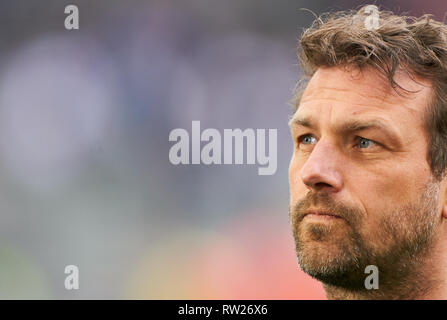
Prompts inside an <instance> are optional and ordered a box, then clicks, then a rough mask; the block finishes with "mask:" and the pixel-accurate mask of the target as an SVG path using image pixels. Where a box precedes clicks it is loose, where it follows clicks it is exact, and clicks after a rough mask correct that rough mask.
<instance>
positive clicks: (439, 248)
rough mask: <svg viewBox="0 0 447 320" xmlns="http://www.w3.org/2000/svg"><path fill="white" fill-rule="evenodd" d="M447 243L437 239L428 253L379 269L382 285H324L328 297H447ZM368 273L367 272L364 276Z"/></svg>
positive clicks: (344, 298)
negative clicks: (357, 288) (363, 286)
mask: <svg viewBox="0 0 447 320" xmlns="http://www.w3.org/2000/svg"><path fill="white" fill-rule="evenodd" d="M446 255H447V245H445V244H444V242H443V241H437V242H436V245H435V246H433V247H431V250H428V251H427V252H426V253H425V254H423V255H421V256H419V257H414V259H413V260H412V261H411V263H406V264H405V265H403V266H398V265H396V266H390V268H389V269H387V270H385V271H384V272H381V270H379V288H378V289H369V290H368V289H366V288H365V289H361V290H351V289H346V288H343V287H337V286H333V285H330V284H323V287H324V289H325V291H326V296H327V298H328V299H329V300H341V299H343V300H371V299H379V300H396V299H401V300H440V299H442V300H445V299H447V281H446V279H447V259H446ZM366 276H367V275H366V274H365V277H366Z"/></svg>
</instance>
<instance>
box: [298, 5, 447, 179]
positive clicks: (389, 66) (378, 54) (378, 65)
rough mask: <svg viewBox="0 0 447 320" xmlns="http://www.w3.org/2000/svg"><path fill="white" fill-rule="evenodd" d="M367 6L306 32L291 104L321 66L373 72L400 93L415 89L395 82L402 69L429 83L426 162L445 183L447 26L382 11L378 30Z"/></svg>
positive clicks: (331, 16)
mask: <svg viewBox="0 0 447 320" xmlns="http://www.w3.org/2000/svg"><path fill="white" fill-rule="evenodd" d="M366 8H367V6H364V7H362V8H360V9H359V10H351V11H341V12H336V13H326V14H323V15H321V16H320V17H317V19H316V20H315V21H314V22H313V24H312V25H311V27H310V28H308V29H306V30H305V31H304V33H303V34H302V36H301V39H300V41H299V51H298V56H299V60H300V65H301V68H302V70H303V72H304V77H303V78H302V79H301V80H300V82H299V83H298V85H297V88H296V92H295V95H294V99H293V103H292V104H293V106H294V108H295V110H296V109H297V108H298V106H299V100H300V98H301V95H302V93H303V91H304V89H305V87H306V85H307V83H308V81H309V79H310V78H311V77H312V75H313V74H314V73H315V72H316V70H317V69H318V68H320V67H337V66H340V67H341V66H348V67H350V66H354V67H356V68H359V69H360V70H362V69H364V68H373V69H374V70H376V71H378V72H379V73H380V74H381V75H382V76H384V77H385V79H386V80H387V81H388V82H389V84H390V86H391V87H392V88H393V89H394V90H396V91H397V92H398V93H399V94H401V95H402V94H405V93H409V92H410V91H409V90H406V89H405V88H403V87H401V86H400V85H399V84H398V83H397V82H396V81H395V75H396V72H398V71H399V70H403V71H404V72H406V73H407V74H408V75H409V76H410V77H411V78H412V79H415V78H417V77H420V78H423V79H427V80H429V82H430V83H431V87H432V97H431V99H430V102H429V106H428V108H427V112H426V114H425V119H424V121H425V127H426V129H427V132H428V135H429V139H430V141H429V151H428V154H427V160H428V163H429V164H430V167H431V170H432V173H433V174H434V176H435V177H437V178H439V179H440V178H442V176H443V175H444V174H445V173H446V168H447V26H446V25H445V24H444V23H441V22H438V21H436V20H433V19H432V17H431V16H430V15H423V16H422V17H420V18H415V17H409V16H404V15H396V14H394V13H393V12H390V11H379V12H378V14H379V16H378V18H379V20H378V22H379V24H378V28H377V29H372V28H367V25H366V24H365V19H367V18H368V17H369V16H370V15H369V14H368V11H367V10H366ZM369 19H370V18H369Z"/></svg>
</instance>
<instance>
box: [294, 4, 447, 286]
mask: <svg viewBox="0 0 447 320" xmlns="http://www.w3.org/2000/svg"><path fill="white" fill-rule="evenodd" d="M365 17H366V15H365V14H364V8H363V9H360V10H359V11H358V12H349V13H339V14H335V15H333V16H329V17H326V18H325V19H324V20H323V19H319V20H317V22H316V23H315V24H314V25H313V26H312V27H311V28H310V29H308V30H306V31H305V33H304V34H303V36H302V38H301V52H300V57H301V63H302V66H303V70H305V72H306V75H307V77H308V78H309V79H310V80H309V81H307V82H305V86H303V90H301V91H300V93H298V94H297V98H296V111H295V113H294V115H293V117H292V119H291V121H290V126H291V131H292V137H293V139H294V146H295V149H294V153H293V156H292V159H291V162H290V168H289V183H290V218H291V223H292V228H293V234H294V237H295V241H296V249H297V255H298V260H299V263H300V265H301V267H302V268H303V270H304V271H306V272H307V273H309V274H310V275H312V276H314V277H316V278H317V279H319V280H321V281H323V282H324V283H326V284H328V285H334V286H340V287H344V288H348V289H352V290H361V289H362V288H364V278H365V274H364V270H365V267H366V266H367V265H376V266H377V267H378V268H379V272H380V275H381V285H386V284H387V283H389V284H392V283H393V281H396V282H399V281H404V280H403V279H405V278H406V277H408V276H410V275H413V276H415V275H416V273H417V272H418V271H417V269H418V268H417V267H416V266H415V264H419V265H421V264H424V263H425V262H426V261H425V260H426V259H429V254H428V253H429V252H430V249H431V248H432V247H433V245H434V243H436V241H437V239H438V236H439V235H440V234H441V233H442V232H446V231H447V230H446V229H445V224H444V225H443V222H444V220H443V219H445V218H446V217H447V204H446V193H447V191H446V190H447V179H446V178H445V171H446V166H447V28H446V27H445V26H444V25H443V24H441V23H437V22H434V21H433V20H429V19H428V18H426V17H424V18H422V19H407V18H404V17H398V16H394V15H392V14H391V13H380V20H379V28H378V29H377V30H367V28H366V27H365V24H364V19H365ZM309 213H310V214H309ZM324 213H326V214H330V215H324ZM441 226H442V227H441ZM446 236H447V235H446ZM382 280H383V281H382Z"/></svg>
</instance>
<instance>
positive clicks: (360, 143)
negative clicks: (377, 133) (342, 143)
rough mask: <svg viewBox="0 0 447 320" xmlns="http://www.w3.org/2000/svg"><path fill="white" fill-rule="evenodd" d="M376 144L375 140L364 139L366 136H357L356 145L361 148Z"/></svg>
mask: <svg viewBox="0 0 447 320" xmlns="http://www.w3.org/2000/svg"><path fill="white" fill-rule="evenodd" d="M376 144H377V143H376V142H375V141H373V140H370V139H366V138H362V137H359V140H358V146H359V148H361V149H366V148H369V147H371V146H373V145H376Z"/></svg>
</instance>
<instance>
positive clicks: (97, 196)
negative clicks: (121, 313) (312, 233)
mask: <svg viewBox="0 0 447 320" xmlns="http://www.w3.org/2000/svg"><path fill="white" fill-rule="evenodd" d="M373 3H374V4H376V5H378V6H380V8H381V9H390V10H393V11H395V12H399V13H402V12H406V13H408V14H411V15H416V16H419V15H422V14H424V13H431V14H433V15H434V17H435V18H436V19H438V20H443V19H444V15H445V13H446V12H447V4H445V3H444V2H442V1H437V0H436V1H435V0H425V1H419V0H405V1H403V0H402V1H397V0H394V1H374V2H373ZM68 4H75V5H77V6H78V8H79V17H80V19H79V24H80V29H79V30H70V31H69V30H66V29H65V28H64V21H65V18H66V16H67V15H66V14H65V13H64V8H65V6H66V5H68ZM364 4H371V3H369V2H365V1H353V0H352V1H349V0H344V1H335V2H334V1H329V0H312V1H311V0H281V1H279V0H276V1H273V0H242V1H241V0H239V1H237V0H226V1H222V0H221V1H218V0H183V1H169V0H168V1H161V0H160V1H136V0H131V1H124V0H122V1H116V0H107V1H106V0H96V1H87V0H85V1H75V0H73V1H65V2H64V1H48V0H45V1H25V0H5V1H2V2H0V298H2V299H17V298H24V299H37V298H39V299H325V295H324V291H323V289H322V286H321V284H320V283H319V282H317V281H315V280H313V279H312V278H310V277H309V276H307V275H306V274H304V273H303V272H302V271H300V269H299V268H298V264H297V262H296V255H295V247H294V242H293V237H292V234H291V231H290V226H289V220H288V178H287V170H288V162H289V158H290V156H291V154H292V141H291V139H290V137H289V129H288V126H287V121H288V117H289V115H290V114H291V110H290V108H289V106H288V104H287V102H288V100H289V99H290V98H291V95H292V89H293V88H294V85H295V83H296V81H297V80H298V79H299V77H300V74H301V73H300V70H299V68H298V66H297V58H296V45H297V41H298V38H299V36H300V34H301V32H302V31H303V28H304V27H308V26H310V24H311V22H312V21H313V19H314V17H313V16H312V14H311V13H310V12H308V11H303V10H300V8H307V9H310V10H312V11H313V12H315V13H316V14H321V13H323V12H327V11H338V10H346V9H354V8H357V7H359V6H361V5H364ZM193 120H200V122H201V127H202V130H203V129H205V128H216V129H218V130H220V131H221V130H222V131H221V132H223V129H225V128H228V129H233V128H241V129H246V128H253V129H258V128H259V129H277V130H278V170H277V171H276V174H274V175H271V176H259V175H258V174H257V168H258V166H257V165H208V166H207V165H178V166H174V165H172V164H171V163H170V162H169V158H168V153H169V149H170V147H171V146H172V145H173V144H174V143H173V142H169V141H168V136H169V133H170V131H171V130H173V129H174V128H184V129H186V130H187V131H188V132H191V121H193ZM71 264H73V265H76V266H78V267H79V272H80V274H79V277H80V278H79V286H80V288H79V290H66V289H65V287H64V280H65V277H66V276H67V275H66V274H64V268H65V266H67V265H71Z"/></svg>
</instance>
